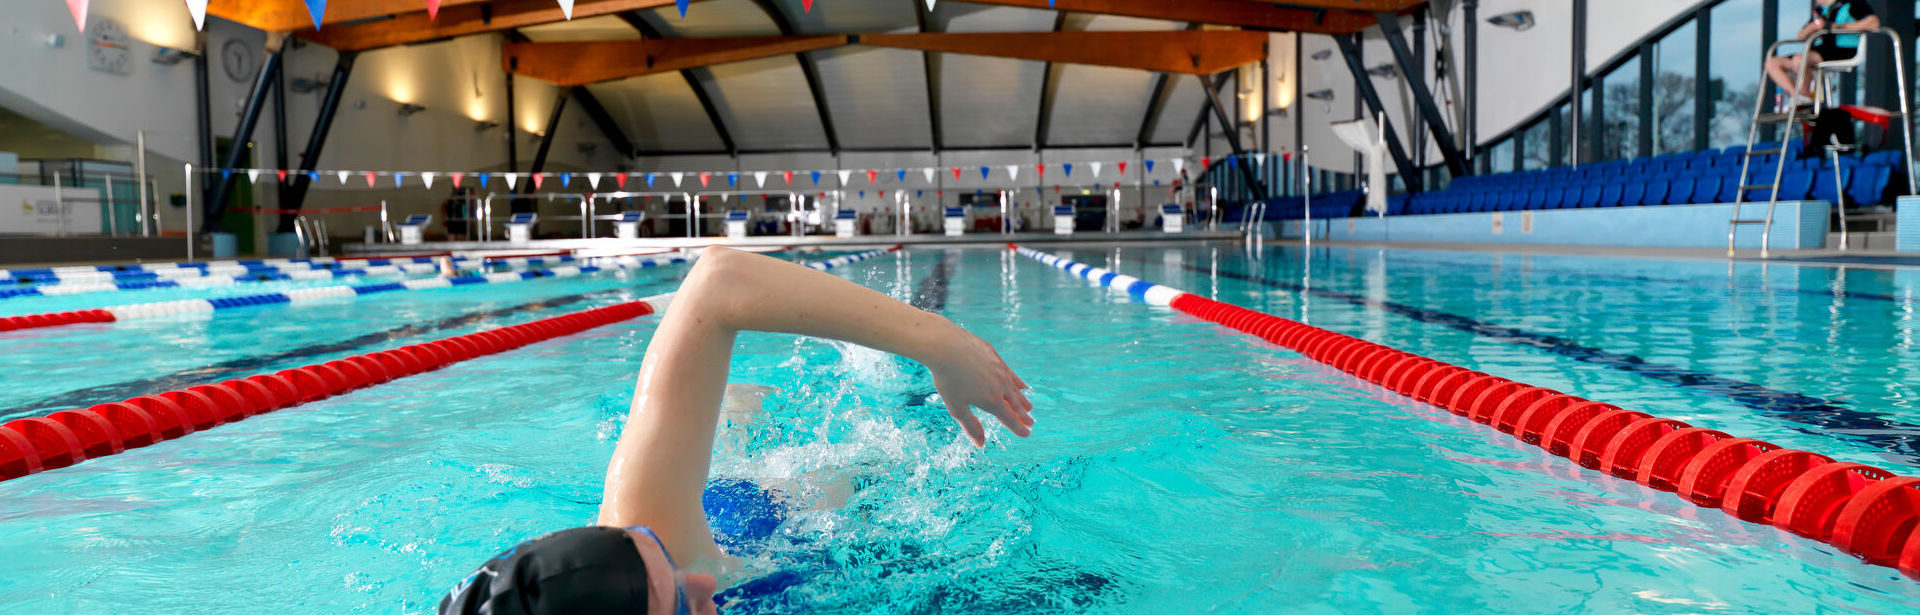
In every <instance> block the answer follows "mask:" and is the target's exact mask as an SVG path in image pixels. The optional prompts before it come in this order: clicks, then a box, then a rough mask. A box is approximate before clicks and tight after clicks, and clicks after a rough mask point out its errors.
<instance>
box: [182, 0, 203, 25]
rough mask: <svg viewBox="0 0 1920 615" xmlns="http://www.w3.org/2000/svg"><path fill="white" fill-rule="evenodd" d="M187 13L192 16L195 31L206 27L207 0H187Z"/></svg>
mask: <svg viewBox="0 0 1920 615" xmlns="http://www.w3.org/2000/svg"><path fill="white" fill-rule="evenodd" d="M187 13H188V14H190V15H192V16H193V29H194V30H195V31H199V30H205V29H206V28H207V0H187Z"/></svg>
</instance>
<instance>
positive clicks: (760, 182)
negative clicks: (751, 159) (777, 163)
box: [753, 171, 767, 188]
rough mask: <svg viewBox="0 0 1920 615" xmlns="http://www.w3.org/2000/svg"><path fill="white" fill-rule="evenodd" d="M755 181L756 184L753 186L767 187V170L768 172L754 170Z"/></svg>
mask: <svg viewBox="0 0 1920 615" xmlns="http://www.w3.org/2000/svg"><path fill="white" fill-rule="evenodd" d="M753 183H754V186H753V187H755V188H765V187H767V172H766V171H754V172H753Z"/></svg>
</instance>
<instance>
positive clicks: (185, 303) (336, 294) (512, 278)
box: [0, 256, 688, 332]
mask: <svg viewBox="0 0 1920 615" xmlns="http://www.w3.org/2000/svg"><path fill="white" fill-rule="evenodd" d="M611 260H613V261H614V262H610V263H603V264H601V265H580V266H568V267H555V268H553V269H533V270H528V271H518V272H501V273H489V274H483V275H465V276H460V277H455V278H437V277H436V278H419V279H414V280H406V281H403V282H387V283H383V284H361V285H357V286H320V287H315V288H301V289H295V290H289V291H285V292H278V293H262V294H257V295H241V296H236V297H215V298H213V299H180V300H176V301H157V302H152V303H135V304H130V305H118V306H110V307H106V308H99V309H91V310H73V311H68V312H54V313H49V314H27V315H23V316H9V317H6V318H0V332H3V331H13V330H20V329H39V328H46V327H58V326H63V325H71V324H80V323H96V322H117V321H122V320H139V319H144V318H159V317H163V316H178V315H190V314H210V313H212V312H214V311H218V310H228V309H236V308H243V307H251V306H256V305H276V304H282V303H306V302H310V301H321V300H326V299H335V298H342V297H356V298H357V297H361V296H365V295H372V294H378V293H385V292H393V291H403V290H424V289H432V288H451V287H454V286H468V285H474V284H498V283H503V282H519V281H522V280H531V279H536V278H555V277H559V278H565V277H573V276H577V275H582V274H587V273H597V272H601V271H614V270H621V269H642V268H652V267H659V266H663V265H668V264H674V263H684V262H687V261H688V259H687V258H686V257H682V256H662V257H651V258H642V259H626V258H622V259H611ZM621 261H633V262H631V263H628V262H621Z"/></svg>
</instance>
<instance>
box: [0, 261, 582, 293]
mask: <svg viewBox="0 0 1920 615" xmlns="http://www.w3.org/2000/svg"><path fill="white" fill-rule="evenodd" d="M373 260H375V261H379V263H378V264H371V263H372V261H367V262H366V263H364V264H361V265H359V266H352V265H350V264H349V263H361V262H362V261H338V262H331V261H330V262H326V263H303V262H287V263H266V262H264V261H228V262H225V263H192V264H194V265H207V266H205V267H191V266H154V267H153V268H152V269H141V270H123V269H116V270H112V271H106V270H86V271H69V272H64V273H62V272H58V271H54V270H50V269H49V270H39V269H33V270H13V271H14V272H22V271H25V272H29V275H26V276H14V277H5V278H0V299H6V298H11V297H30V296H57V295H73V294H81V293H94V292H113V291H124V290H147V289H154V288H209V287H216V286H233V285H237V284H248V283H254V282H271V281H290V280H326V279H340V278H359V277H385V276H404V275H421V274H430V273H434V272H436V271H438V270H439V269H438V267H437V266H436V265H435V264H433V262H432V260H433V259H432V258H431V257H419V258H413V259H373ZM577 260H579V259H577V258H575V257H572V256H551V255H549V256H534V257H507V258H490V259H479V258H460V259H454V260H453V264H454V266H455V267H458V268H472V267H480V266H484V265H491V264H504V265H508V266H520V265H545V264H555V263H570V262H575V261H577ZM133 267H137V265H136V266H133ZM42 271H46V272H52V273H51V274H49V275H39V274H37V273H33V272H42ZM9 285H13V286H14V287H13V288H7V286H9Z"/></svg>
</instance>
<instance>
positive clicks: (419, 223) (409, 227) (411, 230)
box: [400, 214, 433, 246]
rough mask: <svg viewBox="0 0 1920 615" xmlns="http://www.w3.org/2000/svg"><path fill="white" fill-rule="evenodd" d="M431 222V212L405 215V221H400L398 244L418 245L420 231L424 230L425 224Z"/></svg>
mask: <svg viewBox="0 0 1920 615" xmlns="http://www.w3.org/2000/svg"><path fill="white" fill-rule="evenodd" d="M431 222H433V214H414V215H411V216H407V221H406V222H401V223H400V245H407V246H411V245H418V244H419V243H420V234H421V232H422V231H423V230H425V229H426V227H427V224H428V223H431Z"/></svg>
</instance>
